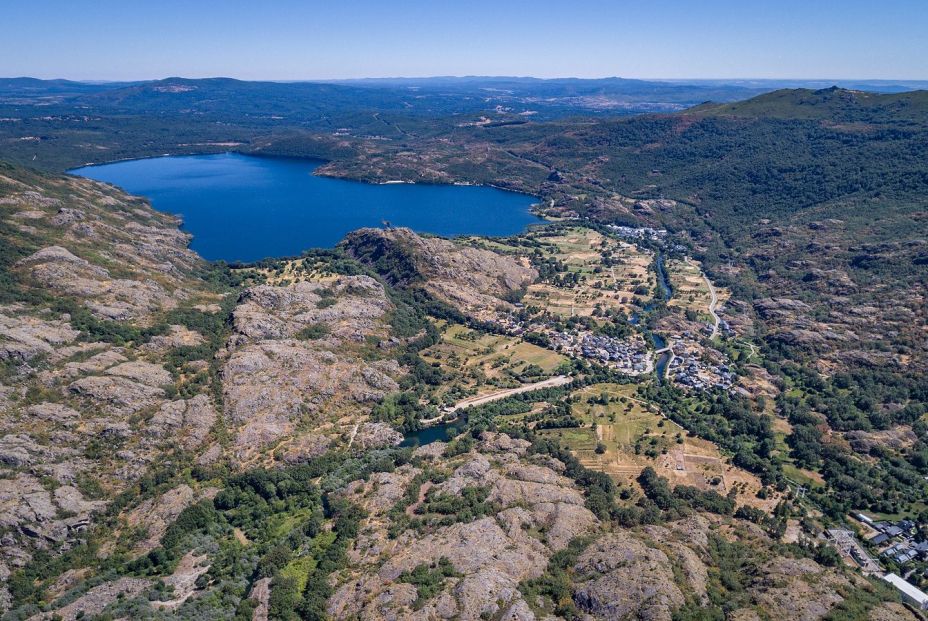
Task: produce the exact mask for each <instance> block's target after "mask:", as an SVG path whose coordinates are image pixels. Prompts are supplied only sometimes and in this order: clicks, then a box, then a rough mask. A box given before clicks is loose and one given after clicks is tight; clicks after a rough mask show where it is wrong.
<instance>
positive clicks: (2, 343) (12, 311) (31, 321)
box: [0, 306, 78, 362]
mask: <svg viewBox="0 0 928 621" xmlns="http://www.w3.org/2000/svg"><path fill="white" fill-rule="evenodd" d="M77 336H78V332H77V330H74V329H72V328H71V326H70V325H68V324H67V323H66V322H64V321H62V320H60V319H40V318H38V317H34V316H30V315H28V314H27V313H26V312H25V309H24V308H23V307H17V306H6V307H0V361H3V360H11V361H13V362H28V361H29V360H32V359H33V358H35V357H36V356H39V355H41V354H45V355H48V354H52V353H53V352H54V351H55V349H57V348H59V347H61V346H62V345H64V344H66V343H71V342H72V341H74V339H76V338H77Z"/></svg>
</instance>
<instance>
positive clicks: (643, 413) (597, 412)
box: [541, 384, 777, 510]
mask: <svg viewBox="0 0 928 621" xmlns="http://www.w3.org/2000/svg"><path fill="white" fill-rule="evenodd" d="M573 396H574V399H575V400H574V403H573V407H572V413H573V415H574V416H575V417H577V418H579V419H581V420H583V421H584V426H583V427H579V428H565V429H550V430H543V431H541V433H543V434H545V435H549V436H553V437H556V438H557V439H558V440H559V441H561V442H562V443H564V444H565V445H567V446H568V447H570V449H571V450H572V451H573V452H574V454H576V455H577V457H578V459H580V461H581V463H582V464H583V465H584V466H586V467H587V468H591V469H594V470H599V471H601V472H605V473H607V474H609V475H610V476H612V477H613V478H614V479H615V480H616V481H617V482H619V483H620V484H626V485H632V486H635V487H637V485H636V483H635V479H636V478H637V477H638V475H639V474H640V473H641V471H642V470H643V469H644V468H645V467H646V466H651V467H652V468H654V470H655V471H657V473H658V474H659V475H660V476H662V477H666V478H667V479H669V480H670V483H671V485H692V486H694V487H697V488H699V489H704V490H707V489H713V490H715V491H717V492H718V493H720V494H722V495H725V494H728V493H729V491H730V490H731V489H735V490H737V494H738V496H737V501H738V503H739V504H750V505H752V506H757V507H760V508H765V509H767V510H770V509H772V508H773V507H774V506H775V505H776V502H777V499H776V498H775V496H776V494H773V493H771V494H770V495H769V496H768V498H767V499H763V500H762V499H759V498H757V492H758V491H759V490H760V488H761V484H760V480H759V479H758V478H757V477H756V476H754V475H752V474H750V473H748V472H746V471H744V470H742V469H740V468H737V467H735V466H732V465H731V464H729V463H727V461H728V460H726V459H725V457H724V456H722V454H721V453H720V452H719V449H718V447H717V446H716V445H715V444H713V443H712V442H709V441H707V440H703V439H701V438H696V437H691V436H688V435H687V432H686V430H685V429H683V428H682V427H680V426H679V425H677V424H676V423H674V422H672V421H670V420H668V419H666V418H664V417H663V416H662V415H661V414H660V413H659V412H658V410H657V408H656V407H655V406H653V405H649V404H647V403H645V402H644V401H641V400H639V399H638V398H637V397H636V387H635V385H633V384H629V385H621V384H597V385H593V386H588V387H586V388H584V389H582V390H580V391H577V392H576V393H574V395H573ZM597 446H599V451H597Z"/></svg>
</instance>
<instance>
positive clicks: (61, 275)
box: [18, 246, 176, 320]
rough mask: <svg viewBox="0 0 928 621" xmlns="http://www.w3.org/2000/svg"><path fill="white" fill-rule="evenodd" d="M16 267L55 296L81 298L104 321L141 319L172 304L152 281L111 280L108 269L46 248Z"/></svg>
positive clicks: (59, 250)
mask: <svg viewBox="0 0 928 621" xmlns="http://www.w3.org/2000/svg"><path fill="white" fill-rule="evenodd" d="M18 267H19V268H20V269H22V270H23V271H25V273H26V274H27V276H28V278H29V279H30V280H31V281H33V282H36V283H39V284H41V285H42V286H44V287H47V288H48V289H50V290H52V291H55V292H57V293H60V294H63V295H69V296H75V297H79V298H84V299H85V300H86V302H85V303H86V305H87V307H88V308H89V309H90V310H92V311H93V312H94V313H95V314H97V315H99V316H101V317H105V318H107V319H118V320H125V319H130V318H137V317H143V316H145V315H147V314H148V313H150V312H152V311H155V310H158V309H160V308H173V307H174V306H176V301H175V300H174V299H173V298H172V297H171V296H170V295H169V294H168V293H167V292H166V291H165V290H164V288H163V287H162V286H161V285H159V284H158V283H156V282H155V281H154V280H151V279H145V280H141V281H139V280H128V279H124V278H113V277H112V276H111V275H110V272H109V270H107V269H106V268H104V267H100V266H98V265H94V264H92V263H90V262H89V261H87V260H86V259H82V258H80V257H78V256H76V255H74V254H73V253H72V252H71V251H70V250H68V249H67V248H63V247H61V246H49V247H47V248H43V249H41V250H39V251H38V252H36V253H34V254H32V255H30V256H28V257H26V258H25V259H22V260H21V261H20V262H19V264H18Z"/></svg>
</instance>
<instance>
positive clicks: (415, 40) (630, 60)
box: [0, 0, 928, 80]
mask: <svg viewBox="0 0 928 621" xmlns="http://www.w3.org/2000/svg"><path fill="white" fill-rule="evenodd" d="M3 5H4V6H3V9H2V15H3V18H2V22H0V76H5V77H10V76H21V75H30V76H35V77H41V78H53V77H61V78H70V79H99V80H129V79H151V78H162V77H167V76H171V75H182V76H188V77H204V76H220V75H221V76H231V77H237V78H243V79H273V80H300V79H331V78H355V77H382V76H432V75H532V76H538V77H557V76H577V77H602V76H622V77H630V78H793V79H803V78H833V79H852V78H863V79H881V78H882V79H913V80H914V79H928V0H882V1H879V2H877V1H872V2H865V1H862V0H842V1H839V0H802V1H796V0H768V1H754V0H743V1H741V2H737V1H733V0H691V1H689V2H685V1H682V0H635V1H634V2H626V1H624V0H613V1H611V2H610V1H598V0H597V1H584V0H573V1H569V2H568V1H561V2H552V1H549V0H535V1H533V2H524V1H522V0H512V1H510V0H495V1H492V2H489V1H484V0H462V1H456V2H455V1H448V0H431V1H429V2H422V1H404V0H382V1H368V0H359V1H352V0H328V1H326V2H319V1H317V0H304V1H302V2H301V1H297V0H263V1H261V0H249V1H243V0H185V1H179V0H160V1H157V2H149V1H143V0H118V1H117V0H5V1H4V2H3Z"/></svg>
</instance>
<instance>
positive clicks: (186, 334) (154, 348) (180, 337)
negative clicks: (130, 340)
mask: <svg viewBox="0 0 928 621" xmlns="http://www.w3.org/2000/svg"><path fill="white" fill-rule="evenodd" d="M202 344H203V336H202V335H201V334H200V333H199V332H194V331H193V330H189V329H187V328H185V327H184V326H170V327H169V328H168V333H167V334H162V335H159V336H154V337H152V338H151V340H149V341H148V342H147V343H146V344H145V345H144V346H143V347H142V350H143V351H148V352H155V353H164V352H166V351H168V350H171V349H175V348H178V347H196V346H197V345H202Z"/></svg>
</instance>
